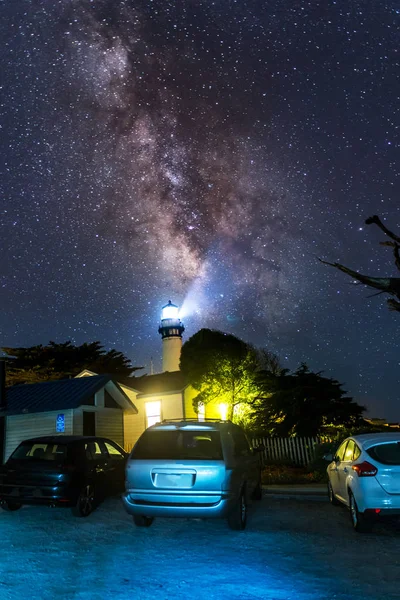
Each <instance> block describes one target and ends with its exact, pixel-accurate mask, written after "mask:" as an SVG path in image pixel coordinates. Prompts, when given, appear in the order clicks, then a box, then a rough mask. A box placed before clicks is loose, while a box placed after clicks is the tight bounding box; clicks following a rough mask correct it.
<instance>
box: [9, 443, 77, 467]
mask: <svg viewBox="0 0 400 600" xmlns="http://www.w3.org/2000/svg"><path fill="white" fill-rule="evenodd" d="M66 456H67V446H65V444H55V443H53V442H51V443H50V442H40V441H32V442H23V443H22V444H20V446H18V448H17V449H16V450H15V451H14V452H13V453H12V455H11V456H10V459H11V460H45V461H58V462H60V461H63V460H64V459H65V457H66Z"/></svg>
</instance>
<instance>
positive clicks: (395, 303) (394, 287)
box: [319, 215, 400, 311]
mask: <svg viewBox="0 0 400 600" xmlns="http://www.w3.org/2000/svg"><path fill="white" fill-rule="evenodd" d="M365 223H366V225H371V224H372V223H374V224H375V225H377V226H378V227H379V229H381V231H383V232H384V233H385V234H386V235H387V236H388V237H389V238H390V239H391V240H392V241H385V242H381V245H382V246H389V247H391V248H393V254H394V262H395V265H396V267H397V269H398V270H399V271H400V237H399V236H397V235H395V234H394V233H392V232H391V231H390V230H389V229H387V227H385V225H384V224H383V223H382V221H381V220H380V218H379V217H378V216H377V215H374V216H373V217H369V218H368V219H367V220H366V221H365ZM319 260H320V261H321V262H322V263H324V264H325V265H330V266H331V267H335V269H338V270H339V271H342V272H343V273H346V275H350V277H352V278H353V279H355V280H356V281H359V282H360V283H363V284H364V285H367V286H369V287H372V288H375V289H377V290H381V291H380V292H378V294H389V295H390V296H395V297H396V298H398V300H395V299H393V298H389V299H388V300H387V303H388V306H389V309H390V310H396V311H400V277H370V276H368V275H362V274H361V273H358V272H357V271H353V270H352V269H349V268H348V267H345V266H344V265H342V264H340V263H337V262H335V263H330V262H327V261H326V260H322V259H319Z"/></svg>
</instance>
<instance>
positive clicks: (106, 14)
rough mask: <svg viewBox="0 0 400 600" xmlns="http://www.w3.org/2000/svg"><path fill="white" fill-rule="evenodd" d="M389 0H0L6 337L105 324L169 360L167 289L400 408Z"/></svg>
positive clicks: (395, 13)
mask: <svg viewBox="0 0 400 600" xmlns="http://www.w3.org/2000/svg"><path fill="white" fill-rule="evenodd" d="M399 17H400V5H399V4H398V2H394V0H393V1H391V0H367V1H366V0H364V1H358V0H352V1H351V2H348V1H345V0H342V1H339V0H337V1H332V0H320V1H319V0H310V1H309V2H306V1H302V0H268V1H266V0H265V1H262V0H214V1H212V0H174V1H172V0H135V1H132V0H58V1H57V0H12V1H11V0H9V1H6V0H3V1H2V2H0V34H1V40H2V49H1V53H2V67H3V68H2V78H1V90H0V93H1V106H0V126H1V136H0V152H1V161H0V165H1V178H0V188H1V201H0V203H1V204H0V210H1V213H0V214H1V238H0V240H1V242H0V243H1V257H2V260H1V264H0V283H1V297H0V302H1V309H2V310H1V314H0V332H1V336H0V339H1V345H3V346H30V345H35V344H40V343H42V344H46V343H48V341H49V340H54V341H57V342H63V341H66V340H71V341H72V342H73V343H76V344H81V343H83V342H85V341H94V340H100V341H101V342H102V343H103V344H104V346H105V347H106V348H112V347H114V348H116V349H117V350H120V351H122V352H124V353H125V354H126V355H127V356H128V357H129V358H131V360H132V362H133V364H134V365H140V366H144V367H145V370H144V371H142V372H139V373H144V372H149V365H150V360H151V357H152V358H153V361H154V366H155V368H156V370H160V369H161V340H160V338H159V335H158V333H157V328H158V321H159V318H160V311H161V307H162V306H163V305H164V304H165V303H166V302H168V300H169V299H171V300H172V301H173V302H174V303H176V304H178V305H179V306H182V319H183V320H184V323H185V326H186V331H185V333H184V339H185V338H186V339H188V337H190V336H191V335H193V334H194V333H195V332H196V331H197V330H198V329H200V328H201V327H209V328H215V329H219V330H222V331H226V332H230V333H233V334H234V335H237V336H238V337H241V338H242V339H244V340H245V341H247V342H251V343H253V344H255V345H256V346H259V347H263V348H267V349H269V350H271V351H274V352H276V353H277V354H278V355H279V357H280V358H281V361H282V363H283V365H284V366H285V367H287V368H290V369H293V368H296V367H297V366H298V365H299V363H300V362H302V361H305V362H307V363H308V364H309V366H310V368H312V369H313V370H317V371H324V374H325V375H326V376H330V377H334V378H336V379H338V380H339V381H341V382H342V383H343V384H344V389H346V390H347V391H348V392H349V394H351V395H352V396H354V398H355V399H356V400H357V401H359V402H360V403H361V404H365V405H366V406H367V407H368V409H369V414H370V415H371V416H378V417H384V418H387V419H389V420H391V421H400V404H399V386H400V368H399V366H400V361H399V345H398V332H399V328H400V315H399V313H396V312H390V311H389V310H388V309H387V307H386V303H385V296H382V295H381V296H375V297H371V295H372V294H373V292H374V290H371V289H368V288H365V287H363V286H361V285H359V286H356V285H354V284H353V283H352V281H351V279H350V278H348V277H346V275H344V274H343V273H340V272H338V271H336V270H335V269H332V268H330V267H328V266H326V265H323V264H321V263H320V262H319V261H318V257H320V258H323V259H325V260H329V261H331V262H333V261H338V262H341V263H342V264H345V265H346V266H348V267H351V268H354V269H355V270H359V271H361V272H364V273H366V274H369V275H373V276H385V275H392V276H396V268H395V266H394V261H393V258H392V253H391V251H390V249H388V248H385V247H382V246H379V242H380V241H382V240H383V239H384V236H383V234H382V233H381V232H379V230H378V229H377V228H376V227H375V226H373V225H372V226H365V225H364V221H365V219H366V218H367V217H369V216H371V215H372V214H378V215H379V216H380V217H381V219H382V220H383V221H384V223H385V224H386V225H387V226H388V227H389V228H391V229H393V230H394V231H396V232H397V233H399V232H400V210H399V209H400V203H399V199H400V194H399V169H400V166H399V165H400V160H399V159H400V156H399V96H400V85H399V52H398V49H399V47H400V35H399V31H400V29H399V25H400V23H399Z"/></svg>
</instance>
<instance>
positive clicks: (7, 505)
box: [0, 500, 22, 512]
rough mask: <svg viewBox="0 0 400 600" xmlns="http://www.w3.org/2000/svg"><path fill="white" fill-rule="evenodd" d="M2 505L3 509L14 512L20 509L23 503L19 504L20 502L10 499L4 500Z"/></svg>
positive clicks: (0, 504)
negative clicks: (10, 500)
mask: <svg viewBox="0 0 400 600" xmlns="http://www.w3.org/2000/svg"><path fill="white" fill-rule="evenodd" d="M0 506H1V508H2V509H3V510H6V511H8V512H14V511H15V510H19V509H20V508H21V506H22V504H19V502H9V501H8V500H4V501H3V502H0Z"/></svg>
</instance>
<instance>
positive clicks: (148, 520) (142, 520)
mask: <svg viewBox="0 0 400 600" xmlns="http://www.w3.org/2000/svg"><path fill="white" fill-rule="evenodd" d="M153 521H154V517H145V516H144V515H133V522H134V523H135V525H136V527H150V525H151V524H152V523H153Z"/></svg>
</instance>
